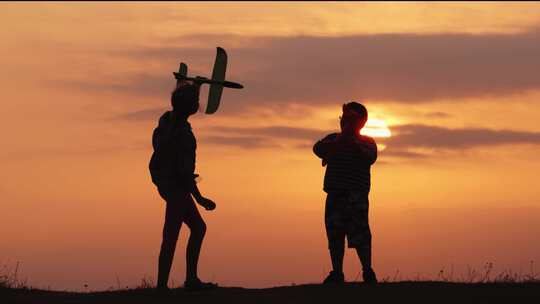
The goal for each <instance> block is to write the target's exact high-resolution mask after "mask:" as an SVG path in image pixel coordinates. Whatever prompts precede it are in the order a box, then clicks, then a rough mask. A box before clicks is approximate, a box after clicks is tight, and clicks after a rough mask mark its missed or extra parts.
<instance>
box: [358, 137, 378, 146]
mask: <svg viewBox="0 0 540 304" xmlns="http://www.w3.org/2000/svg"><path fill="white" fill-rule="evenodd" d="M358 139H359V140H360V141H361V142H365V143H368V144H372V145H376V144H377V143H376V142H375V139H374V138H373V137H371V136H367V135H360V136H359V137H358Z"/></svg>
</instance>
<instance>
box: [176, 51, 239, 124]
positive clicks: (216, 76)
mask: <svg viewBox="0 0 540 304" xmlns="http://www.w3.org/2000/svg"><path fill="white" fill-rule="evenodd" d="M187 69H188V68H187V65H186V64H185V63H183V62H181V63H180V68H179V69H178V72H173V74H174V78H176V79H177V83H179V82H180V81H182V80H192V81H195V82H198V83H208V84H210V91H209V92H208V104H207V105H206V111H205V112H206V114H213V113H215V112H216V111H217V109H218V108H219V102H220V100H221V93H222V92H223V87H226V88H233V89H242V88H244V86H243V85H241V84H239V83H236V82H231V81H226V80H225V72H226V70H227V53H226V52H225V50H224V49H223V48H220V47H217V54H216V61H215V62H214V70H213V71H212V78H210V79H209V78H206V77H201V76H196V77H188V76H187Z"/></svg>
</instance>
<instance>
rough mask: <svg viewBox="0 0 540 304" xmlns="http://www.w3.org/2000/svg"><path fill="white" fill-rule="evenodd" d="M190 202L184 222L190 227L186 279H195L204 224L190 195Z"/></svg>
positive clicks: (204, 229)
mask: <svg viewBox="0 0 540 304" xmlns="http://www.w3.org/2000/svg"><path fill="white" fill-rule="evenodd" d="M189 199H190V203H189V208H188V211H187V214H186V216H185V218H184V222H185V223H186V225H187V226H188V227H189V229H190V234H189V240H188V244H187V248H186V281H191V280H195V279H197V278H198V276H197V265H198V263H199V255H200V252H201V247H202V242H203V239H204V235H205V233H206V224H205V222H204V220H203V219H202V217H201V214H200V213H199V210H198V209H197V207H196V206H195V202H194V201H193V198H191V196H190V198H189Z"/></svg>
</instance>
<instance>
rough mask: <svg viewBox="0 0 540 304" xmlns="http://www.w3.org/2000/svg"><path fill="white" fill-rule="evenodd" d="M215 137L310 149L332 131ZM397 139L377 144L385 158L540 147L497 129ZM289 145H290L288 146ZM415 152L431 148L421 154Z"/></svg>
mask: <svg viewBox="0 0 540 304" xmlns="http://www.w3.org/2000/svg"><path fill="white" fill-rule="evenodd" d="M210 131H211V132H213V133H214V134H217V135H214V136H211V137H206V139H207V140H208V142H210V143H212V144H218V145H229V146H230V145H233V146H238V147H241V148H245V149H250V148H261V147H268V146H273V147H275V143H276V142H280V143H282V144H283V145H281V146H282V147H287V148H296V149H310V148H311V147H312V145H313V144H314V143H315V141H316V140H318V139H320V138H322V137H323V136H324V135H325V134H327V133H330V132H329V131H325V130H319V129H310V128H296V127H287V126H269V127H259V128H231V127H212V128H211V129H210ZM392 131H393V134H394V135H393V136H392V137H390V138H381V139H377V141H378V142H379V143H381V144H384V145H386V147H387V148H386V149H385V150H383V151H382V152H381V155H386V156H391V157H400V158H425V157H429V156H430V155H431V153H436V152H437V151H443V150H444V151H446V152H452V151H463V150H468V149H475V148H483V147H486V146H500V145H507V144H540V132H526V131H515V130H493V129H487V128H461V129H451V128H444V127H438V126H428V125H417V124H408V125H399V126H394V127H392ZM285 144H286V145H285ZM415 149H427V150H430V151H432V152H431V153H429V152H418V151H415Z"/></svg>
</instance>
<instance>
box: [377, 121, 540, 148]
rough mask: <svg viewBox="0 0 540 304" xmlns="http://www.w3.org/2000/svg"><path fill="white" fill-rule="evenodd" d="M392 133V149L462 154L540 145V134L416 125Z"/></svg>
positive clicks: (395, 127)
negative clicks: (491, 148) (470, 151)
mask: <svg viewBox="0 0 540 304" xmlns="http://www.w3.org/2000/svg"><path fill="white" fill-rule="evenodd" d="M392 132H394V134H395V135H394V136H392V137H391V138H388V139H386V140H385V144H387V145H388V147H391V148H429V149H445V150H463V149H471V148H478V147H486V146H496V145H505V144H540V132H526V131H513V130H493V129H486V128H461V129H449V128H443V127H435V126H427V125H417V124H410V125H401V126H394V127H392Z"/></svg>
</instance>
